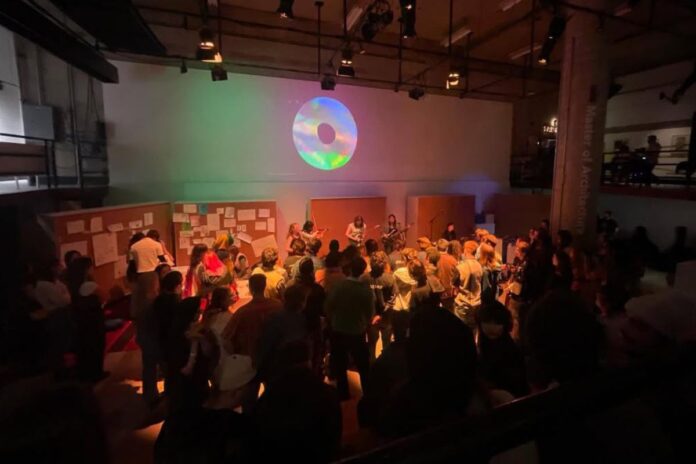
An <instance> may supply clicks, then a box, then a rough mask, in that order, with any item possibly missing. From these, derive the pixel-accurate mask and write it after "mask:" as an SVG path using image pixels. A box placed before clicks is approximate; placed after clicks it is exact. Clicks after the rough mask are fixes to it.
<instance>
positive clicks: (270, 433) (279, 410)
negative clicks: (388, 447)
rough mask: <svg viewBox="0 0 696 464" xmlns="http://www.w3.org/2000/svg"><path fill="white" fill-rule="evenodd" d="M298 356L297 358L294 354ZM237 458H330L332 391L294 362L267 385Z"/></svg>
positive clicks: (336, 438) (333, 446)
mask: <svg viewBox="0 0 696 464" xmlns="http://www.w3.org/2000/svg"><path fill="white" fill-rule="evenodd" d="M298 357H299V356H298ZM267 387H268V388H267V389H266V390H265V391H264V393H263V395H261V397H260V398H259V401H258V404H257V407H256V410H255V411H254V414H253V417H252V421H253V422H252V426H253V428H254V431H255V433H253V434H249V440H248V443H247V446H245V447H244V448H245V449H246V453H248V454H245V456H244V457H243V458H242V460H241V462H303V463H322V462H333V461H334V460H336V459H338V458H339V451H340V449H341V432H342V425H343V422H342V418H341V405H340V402H339V400H338V396H337V394H336V389H335V388H333V387H332V386H330V385H327V384H325V383H324V382H323V381H322V380H321V379H318V378H317V377H316V376H315V375H314V373H313V372H312V371H311V370H310V369H308V368H307V367H306V366H305V365H302V364H301V363H298V364H297V365H295V366H293V367H292V368H289V369H287V370H286V371H285V372H283V373H282V374H281V375H279V376H278V377H277V378H276V379H274V380H273V381H271V382H269V383H268V386H267Z"/></svg>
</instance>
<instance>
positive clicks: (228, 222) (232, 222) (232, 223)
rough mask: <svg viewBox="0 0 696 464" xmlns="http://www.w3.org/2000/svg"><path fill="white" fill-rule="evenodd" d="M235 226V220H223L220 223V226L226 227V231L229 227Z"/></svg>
mask: <svg viewBox="0 0 696 464" xmlns="http://www.w3.org/2000/svg"><path fill="white" fill-rule="evenodd" d="M236 225H237V220H236V219H224V220H223V221H222V226H223V227H227V228H228V229H229V228H230V227H235V226H236Z"/></svg>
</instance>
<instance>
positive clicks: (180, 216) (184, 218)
mask: <svg viewBox="0 0 696 464" xmlns="http://www.w3.org/2000/svg"><path fill="white" fill-rule="evenodd" d="M172 222H176V223H179V222H189V215H188V214H186V213H174V214H173V215H172Z"/></svg>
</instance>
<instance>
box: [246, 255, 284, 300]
mask: <svg viewBox="0 0 696 464" xmlns="http://www.w3.org/2000/svg"><path fill="white" fill-rule="evenodd" d="M256 274H262V275H265V276H266V290H265V295H266V298H273V299H276V300H282V299H283V295H284V293H285V286H286V285H287V282H288V274H287V273H286V272H285V269H283V268H282V267H280V266H278V250H277V249H276V248H272V247H268V248H266V249H264V250H263V252H262V253H261V267H257V268H256V269H254V271H253V272H252V273H251V275H256Z"/></svg>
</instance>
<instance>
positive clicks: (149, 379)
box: [129, 230, 172, 407]
mask: <svg viewBox="0 0 696 464" xmlns="http://www.w3.org/2000/svg"><path fill="white" fill-rule="evenodd" d="M159 238H160V235H159V232H157V231H156V230H150V231H148V233H147V235H146V236H145V238H143V239H142V240H139V241H137V242H136V243H134V244H133V245H132V246H131V247H130V250H129V253H130V256H131V259H132V261H133V263H134V268H135V271H136V282H135V287H134V289H133V294H132V295H131V298H132V300H133V301H132V304H131V316H132V317H133V320H134V322H135V329H136V341H137V342H138V345H140V350H141V355H142V367H143V399H145V401H147V402H148V404H149V405H150V406H151V407H153V406H154V405H155V403H156V401H157V400H158V398H159V393H158V392H157V360H158V358H159V355H158V352H157V351H158V350H157V347H158V344H157V332H156V330H154V327H151V326H152V324H148V323H147V321H149V320H151V319H152V318H151V317H149V314H148V313H149V311H150V310H151V308H152V302H153V301H154V300H155V297H157V293H158V292H159V277H158V275H157V272H156V271H155V269H157V266H158V265H160V264H161V263H167V253H166V250H165V247H164V246H163V245H162V243H161V242H160V240H159ZM169 264H172V263H171V262H169Z"/></svg>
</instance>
